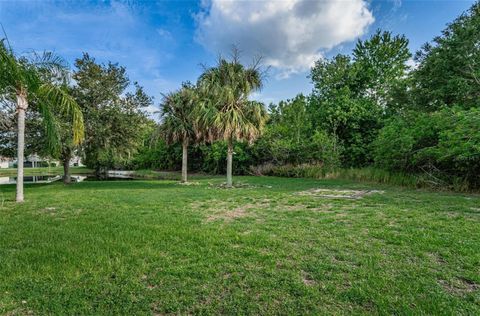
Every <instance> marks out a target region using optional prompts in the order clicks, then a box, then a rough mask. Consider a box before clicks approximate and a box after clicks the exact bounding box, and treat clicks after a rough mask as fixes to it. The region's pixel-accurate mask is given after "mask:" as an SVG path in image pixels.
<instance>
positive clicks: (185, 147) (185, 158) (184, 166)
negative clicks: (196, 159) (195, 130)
mask: <svg viewBox="0 0 480 316" xmlns="http://www.w3.org/2000/svg"><path fill="white" fill-rule="evenodd" d="M182 150H183V153H182V182H183V183H186V182H187V163H188V141H183V143H182Z"/></svg>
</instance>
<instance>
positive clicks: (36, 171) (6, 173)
mask: <svg viewBox="0 0 480 316" xmlns="http://www.w3.org/2000/svg"><path fill="white" fill-rule="evenodd" d="M23 170H24V173H25V176H41V175H62V174H63V167H50V168H48V167H42V168H24V169H23ZM70 171H71V173H72V174H90V173H93V170H92V169H88V168H85V167H71V168H70ZM16 175H17V169H16V168H3V169H0V177H15V176H16Z"/></svg>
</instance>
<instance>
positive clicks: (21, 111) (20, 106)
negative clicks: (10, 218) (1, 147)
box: [16, 92, 28, 203]
mask: <svg viewBox="0 0 480 316" xmlns="http://www.w3.org/2000/svg"><path fill="white" fill-rule="evenodd" d="M27 108H28V102H27V96H26V94H25V93H24V92H19V93H17V112H18V114H17V119H18V131H17V132H18V140H17V197H16V201H17V202H19V203H20V202H23V160H24V150H25V111H26V110H27Z"/></svg>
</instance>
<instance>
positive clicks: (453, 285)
mask: <svg viewBox="0 0 480 316" xmlns="http://www.w3.org/2000/svg"><path fill="white" fill-rule="evenodd" d="M438 283H440V285H441V286H442V287H443V289H444V290H445V291H446V292H448V293H449V294H453V295H459V296H463V295H466V294H470V293H473V292H476V291H478V290H480V285H479V284H477V283H475V282H474V281H472V280H469V279H466V278H463V277H458V278H454V279H453V280H451V281H450V282H449V281H446V280H439V281H438Z"/></svg>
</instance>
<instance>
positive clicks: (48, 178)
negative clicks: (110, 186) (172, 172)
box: [0, 171, 134, 185]
mask: <svg viewBox="0 0 480 316" xmlns="http://www.w3.org/2000/svg"><path fill="white" fill-rule="evenodd" d="M71 177H72V182H82V181H102V180H107V181H113V180H133V179H134V177H133V175H132V172H130V171H109V172H108V174H107V175H106V176H105V177H103V178H102V179H99V178H97V177H96V176H94V175H86V174H82V175H72V176H71ZM59 180H62V176H61V175H41V176H25V177H23V182H24V183H25V184H27V183H51V182H55V181H59ZM15 183H17V177H0V185H2V184H15Z"/></svg>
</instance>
